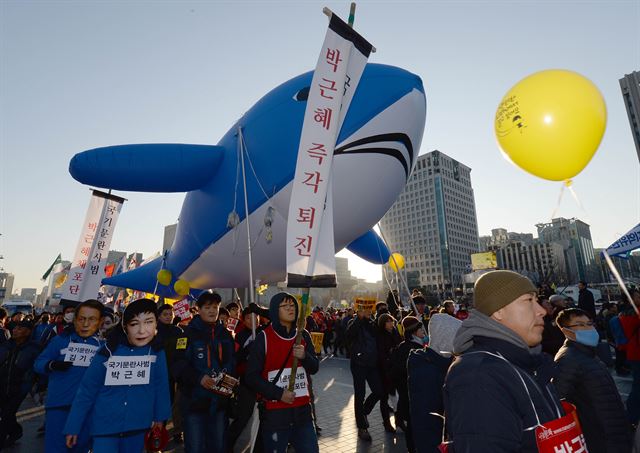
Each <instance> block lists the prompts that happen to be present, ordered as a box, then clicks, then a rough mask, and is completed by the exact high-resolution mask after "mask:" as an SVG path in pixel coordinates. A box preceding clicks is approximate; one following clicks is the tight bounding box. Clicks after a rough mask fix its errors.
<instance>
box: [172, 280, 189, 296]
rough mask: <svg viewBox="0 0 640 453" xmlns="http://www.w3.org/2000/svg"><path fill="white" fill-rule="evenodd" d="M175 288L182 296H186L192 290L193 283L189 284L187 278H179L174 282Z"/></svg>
mask: <svg viewBox="0 0 640 453" xmlns="http://www.w3.org/2000/svg"><path fill="white" fill-rule="evenodd" d="M173 289H175V290H176V293H178V294H180V295H181V296H186V295H187V294H189V291H190V290H191V285H189V282H187V281H186V280H178V281H177V282H175V283H174V284H173Z"/></svg>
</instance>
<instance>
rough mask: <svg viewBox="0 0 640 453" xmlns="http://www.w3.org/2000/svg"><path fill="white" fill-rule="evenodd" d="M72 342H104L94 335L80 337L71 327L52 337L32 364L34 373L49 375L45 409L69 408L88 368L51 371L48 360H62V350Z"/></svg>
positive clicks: (94, 343)
mask: <svg viewBox="0 0 640 453" xmlns="http://www.w3.org/2000/svg"><path fill="white" fill-rule="evenodd" d="M72 342H73V343H81V344H87V345H91V346H97V347H99V348H100V347H102V346H103V344H104V342H103V341H101V340H99V339H98V337H96V336H92V337H89V338H82V337H81V336H80V335H78V334H77V333H76V332H75V330H73V329H69V330H66V331H64V332H63V333H61V334H60V335H56V336H55V337H53V339H52V340H51V341H50V342H49V344H48V345H47V347H46V348H45V349H44V351H42V353H41V354H40V355H39V356H38V358H37V359H36V362H35V364H34V365H33V369H34V370H35V371H36V373H38V374H42V375H46V376H49V391H48V392H47V400H46V401H45V407H46V408H47V409H53V408H69V407H70V406H71V403H72V402H73V398H74V397H75V396H76V392H77V390H78V387H79V386H80V382H81V381H82V378H83V377H84V375H85V373H86V372H87V370H88V369H89V367H83V366H72V367H71V368H69V369H68V370H65V371H52V370H51V369H50V368H49V363H50V362H52V361H63V360H64V357H65V351H64V350H65V349H66V348H67V346H69V343H72ZM94 357H95V356H94Z"/></svg>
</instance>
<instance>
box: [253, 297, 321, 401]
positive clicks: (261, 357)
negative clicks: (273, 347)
mask: <svg viewBox="0 0 640 453" xmlns="http://www.w3.org/2000/svg"><path fill="white" fill-rule="evenodd" d="M286 296H288V294H286V293H279V294H276V295H275V296H273V297H272V298H271V302H270V304H269V316H270V318H271V325H270V326H269V327H267V328H266V329H265V330H263V331H262V332H260V333H259V334H257V335H256V340H255V341H254V343H253V345H252V346H251V351H250V353H249V358H248V360H247V371H246V373H245V382H246V383H247V385H248V386H249V387H250V388H252V389H253V390H254V391H255V392H257V393H259V394H261V395H262V398H263V399H266V400H269V401H279V400H280V399H281V398H282V393H283V392H284V389H283V388H281V387H279V386H277V385H276V384H275V383H273V382H271V381H270V380H267V379H265V378H264V376H263V371H264V369H265V364H266V360H267V354H269V349H268V345H267V335H269V334H270V333H269V331H270V330H271V329H272V330H273V331H274V332H275V334H277V335H278V336H279V337H281V338H282V339H285V340H287V339H293V338H295V336H296V333H297V329H296V326H295V321H294V325H293V326H292V327H291V330H289V331H287V329H286V328H285V327H284V326H283V325H282V324H280V316H279V307H280V303H281V302H282V301H283V300H284V298H285V297H286ZM295 313H296V319H297V318H298V305H297V304H296V305H295ZM302 335H303V339H304V341H305V345H306V346H305V352H306V354H305V358H304V359H303V360H301V361H299V364H298V366H302V367H304V369H305V371H306V373H307V375H309V374H315V373H317V371H318V366H319V361H318V358H317V357H316V354H315V351H314V349H313V342H312V341H311V336H310V335H309V332H307V331H306V330H305V331H303V333H302ZM292 356H293V354H292V355H291V357H292ZM280 365H282V363H278V364H277V367H280ZM285 368H286V367H285ZM292 409H293V408H292Z"/></svg>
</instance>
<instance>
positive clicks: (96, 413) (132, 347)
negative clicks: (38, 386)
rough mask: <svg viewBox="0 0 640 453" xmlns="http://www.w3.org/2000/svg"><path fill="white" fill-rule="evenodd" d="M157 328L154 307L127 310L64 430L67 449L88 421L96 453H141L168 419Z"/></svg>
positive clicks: (145, 303)
mask: <svg viewBox="0 0 640 453" xmlns="http://www.w3.org/2000/svg"><path fill="white" fill-rule="evenodd" d="M156 327H157V318H156V305H155V302H154V301H152V300H149V299H139V300H136V301H134V302H132V303H130V304H129V305H128V306H127V308H126V309H125V311H124V314H123V316H122V324H121V325H120V326H118V327H116V328H115V329H114V330H113V331H112V332H111V334H110V336H109V339H108V340H107V344H106V345H105V347H104V348H103V349H101V350H100V352H98V354H96V356H95V357H94V359H93V361H92V362H91V366H90V367H89V370H88V371H87V373H86V374H85V376H84V378H83V379H82V382H81V384H80V388H79V389H78V393H77V394H76V397H75V399H74V400H73V405H72V406H71V412H70V414H69V417H68V419H67V423H66V425H65V428H64V433H65V434H66V435H67V447H69V448H71V447H73V446H74V445H75V444H76V443H77V441H78V434H79V433H80V431H81V429H82V424H83V423H84V421H85V420H86V419H89V420H90V424H91V426H90V433H91V437H92V442H93V452H94V453H107V452H108V453H114V452H136V453H139V452H140V451H142V449H143V446H144V436H145V433H146V432H147V431H148V430H149V428H152V427H156V426H161V425H162V424H163V422H164V421H165V420H167V419H168V418H169V417H170V415H171V403H170V401H169V377H168V374H167V363H166V358H165V354H164V351H163V350H162V345H161V344H160V343H159V342H154V341H153V340H154V338H155V335H156ZM122 332H123V333H124V334H123V333H122Z"/></svg>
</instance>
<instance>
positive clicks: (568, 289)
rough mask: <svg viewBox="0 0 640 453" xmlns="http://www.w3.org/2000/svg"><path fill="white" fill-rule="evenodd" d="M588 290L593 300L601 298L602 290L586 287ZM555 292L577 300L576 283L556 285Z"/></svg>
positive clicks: (578, 294)
mask: <svg viewBox="0 0 640 453" xmlns="http://www.w3.org/2000/svg"><path fill="white" fill-rule="evenodd" d="M587 289H588V290H589V291H591V294H593V300H594V301H596V302H597V301H599V300H600V299H602V292H601V291H600V290H598V289H593V288H587ZM556 294H560V295H562V296H564V297H570V298H572V299H573V301H574V302H578V297H579V296H580V290H579V289H578V285H572V286H565V287H562V286H558V287H557V288H556Z"/></svg>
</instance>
